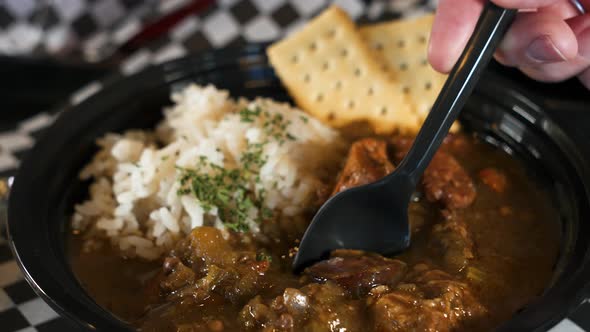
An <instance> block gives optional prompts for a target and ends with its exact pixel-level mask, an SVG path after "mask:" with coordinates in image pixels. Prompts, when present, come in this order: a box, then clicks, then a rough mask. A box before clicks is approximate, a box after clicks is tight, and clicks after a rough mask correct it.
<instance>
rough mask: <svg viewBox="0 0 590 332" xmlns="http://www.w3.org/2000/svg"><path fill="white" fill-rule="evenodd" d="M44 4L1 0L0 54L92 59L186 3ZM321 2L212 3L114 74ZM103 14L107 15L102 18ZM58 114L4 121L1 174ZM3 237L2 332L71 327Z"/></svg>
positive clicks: (259, 33)
mask: <svg viewBox="0 0 590 332" xmlns="http://www.w3.org/2000/svg"><path fill="white" fill-rule="evenodd" d="M45 1H46V6H45V7H44V14H43V15H45V16H43V17H42V19H40V18H39V17H38V16H39V15H41V14H39V10H38V9H36V7H35V0H1V1H0V53H6V54H20V53H27V52H28V53H31V52H32V53H34V52H40V53H50V54H53V53H55V52H60V54H61V55H63V54H64V52H65V53H67V52H72V54H74V53H76V56H80V57H82V58H85V59H87V60H96V57H98V56H100V54H99V53H100V52H98V51H97V50H100V49H102V48H108V47H112V46H113V45H115V46H116V45H120V44H121V43H122V42H123V41H124V40H126V39H127V38H129V36H131V35H133V34H134V33H136V32H137V31H138V30H139V28H140V26H141V24H142V22H144V21H145V20H146V19H149V18H150V17H151V16H153V15H154V12H159V13H160V14H161V13H162V12H165V11H169V10H171V9H172V8H174V7H175V6H179V5H180V4H182V2H186V0H166V1H135V0H45ZM335 2H336V3H338V4H339V5H340V6H341V7H343V8H344V9H345V10H346V11H347V12H349V14H350V15H351V16H352V17H353V18H355V19H356V20H358V21H370V20H373V19H375V18H377V17H381V18H383V17H384V16H386V17H391V18H397V17H405V16H413V15H420V14H421V13H423V12H426V11H432V10H433V9H434V8H435V6H436V1H435V0H434V1H433V0H391V1H389V2H384V1H381V2H379V1H373V2H372V3H371V5H367V4H366V2H364V1H361V0H337V1H335ZM327 4H328V1H327V0H245V1H239V0H220V1H217V2H216V4H215V5H214V6H213V7H212V8H210V9H209V10H207V11H206V12H205V13H201V14H199V15H194V16H191V17H189V18H187V19H185V20H183V22H181V23H180V24H179V25H177V26H176V27H175V28H174V29H173V30H172V31H171V32H170V33H169V34H167V35H166V36H164V37H162V38H161V39H160V40H157V41H156V42H155V43H153V44H151V45H148V46H147V47H146V48H144V49H141V50H139V51H137V52H136V53H135V54H133V55H131V56H130V57H129V58H127V59H126V60H125V61H124V62H123V63H122V64H121V66H120V68H119V72H118V74H116V75H123V76H124V75H129V74H132V73H135V72H137V71H139V70H141V69H142V68H144V67H145V66H146V65H148V64H156V63H160V62H163V61H166V60H170V59H173V58H176V57H179V56H182V55H185V54H187V53H191V52H196V51H199V50H203V49H207V48H212V47H215V48H220V47H224V46H228V45H232V44H237V43H244V42H259V41H267V40H272V39H276V38H280V37H281V36H283V35H285V34H288V33H289V32H290V31H293V30H295V29H297V28H298V27H299V26H301V25H302V24H303V23H304V22H305V21H306V20H308V19H309V18H310V17H312V16H313V15H315V14H316V13H318V12H319V11H320V10H321V9H322V8H324V7H325V6H326V5H327ZM47 7H49V8H50V9H47ZM105 15H106V16H109V17H107V18H105V17H104V16H105ZM39 22H42V24H39ZM47 31H49V32H47ZM31 32H32V34H31ZM23 36H27V37H26V38H24V37H23ZM23 38H24V39H23ZM72 40H77V41H78V42H79V43H78V45H80V46H77V47H71V48H68V47H67V45H68V43H71V42H72ZM70 55H71V54H70ZM93 57H94V58H93ZM103 84H105V83H104V82H92V83H90V84H88V85H87V86H85V87H82V88H81V89H80V90H78V91H77V92H76V93H74V94H73V95H72V96H71V98H70V100H69V103H71V104H76V103H79V102H80V101H82V100H83V99H85V98H87V97H88V96H90V95H91V94H93V93H96V92H97V91H99V90H100V89H101V88H102V86H103ZM56 113H57V112H56V111H55V110H53V111H41V112H39V113H38V114H37V115H35V116H33V117H31V118H29V119H27V120H25V121H22V122H20V123H15V124H12V125H10V126H9V127H10V129H9V130H8V131H5V132H0V177H2V176H9V175H11V174H13V172H14V171H15V170H16V169H17V168H18V165H19V162H20V160H21V159H22V157H23V156H24V154H25V153H26V152H27V150H28V149H29V148H30V147H31V146H32V145H33V144H34V143H35V140H36V139H38V138H39V135H40V133H41V132H42V131H43V129H44V128H46V127H47V126H48V125H50V124H51V123H52V122H53V120H54V118H55V117H56ZM3 125H4V124H3ZM3 127H6V126H3ZM0 213H3V211H0ZM2 238H3V237H2V236H0V332H10V331H23V332H25V331H26V332H33V331H40V332H42V331H48V332H49V331H55V332H58V331H59V332H62V331H63V332H67V331H75V329H76V327H75V326H74V325H73V324H72V323H71V322H69V321H67V320H66V319H64V318H61V317H59V315H58V314H57V313H56V312H54V311H53V310H52V309H51V308H49V306H47V304H45V303H44V302H43V300H41V299H40V298H39V297H37V296H36V294H35V293H34V292H33V291H32V289H31V288H30V287H29V286H28V284H27V283H26V281H25V280H24V279H23V276H22V274H21V272H20V271H19V269H18V267H17V265H16V262H15V261H14V259H13V257H12V254H11V252H10V250H9V248H8V245H7V244H6V241H5V240H3V239H2ZM584 329H586V330H588V331H590V303H585V304H583V305H582V306H581V308H580V310H578V311H577V312H576V313H575V314H573V315H572V316H571V317H570V318H569V319H566V320H564V321H562V322H561V323H560V324H559V325H557V326H556V327H555V328H554V329H553V330H552V332H579V331H582V332H583V331H584Z"/></svg>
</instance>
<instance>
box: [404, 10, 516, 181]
mask: <svg viewBox="0 0 590 332" xmlns="http://www.w3.org/2000/svg"><path fill="white" fill-rule="evenodd" d="M515 15H516V10H513V9H504V8H500V7H498V6H496V5H495V4H493V3H491V2H487V4H486V6H485V7H484V9H483V12H482V13H481V15H480V17H479V20H478V22H477V25H476V27H475V30H474V31H473V34H472V35H471V38H470V39H469V41H468V42H467V46H466V47H465V50H463V53H462V54H461V57H459V60H458V61H457V63H456V64H455V66H454V67H453V70H452V71H451V72H450V74H449V76H448V78H447V81H446V82H445V85H444V86H443V88H442V90H441V92H440V94H439V95H438V98H437V99H436V101H435V103H434V106H433V107H432V110H431V111H430V113H429V114H428V117H427V118H426V120H425V121H424V124H423V125H422V128H421V129H420V132H419V133H418V135H417V136H416V139H415V140H414V144H413V145H412V148H411V149H410V151H409V152H408V154H407V155H406V157H405V158H404V160H403V161H402V162H401V164H400V165H399V167H398V172H401V173H405V174H407V175H409V176H410V178H411V179H412V180H413V181H414V183H417V181H418V179H419V178H420V176H422V173H423V172H424V169H425V168H426V166H428V164H429V163H430V160H431V159H432V157H433V156H434V153H435V152H436V151H437V150H438V148H439V146H440V145H441V143H442V141H443V139H444V138H445V136H446V135H447V134H448V132H449V129H450V128H451V125H452V124H453V121H455V119H457V117H458V116H459V112H460V111H461V109H462V108H463V106H465V103H466V102H467V99H468V98H469V96H470V95H471V92H472V91H473V88H474V87H475V85H476V84H477V82H478V81H479V78H480V76H481V73H482V72H483V70H484V68H485V67H486V66H487V65H488V63H489V62H490V60H491V58H492V56H493V54H494V51H495V50H496V47H497V46H498V45H499V44H500V41H501V40H502V37H503V36H504V34H505V33H506V31H507V30H508V28H509V27H510V24H511V23H512V21H513V20H514V17H515Z"/></svg>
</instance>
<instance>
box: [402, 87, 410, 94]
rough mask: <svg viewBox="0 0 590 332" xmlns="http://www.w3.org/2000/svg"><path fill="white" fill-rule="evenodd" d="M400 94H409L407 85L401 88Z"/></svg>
mask: <svg viewBox="0 0 590 332" xmlns="http://www.w3.org/2000/svg"><path fill="white" fill-rule="evenodd" d="M402 92H403V93H406V94H408V93H410V87H409V86H407V85H404V86H403V87H402Z"/></svg>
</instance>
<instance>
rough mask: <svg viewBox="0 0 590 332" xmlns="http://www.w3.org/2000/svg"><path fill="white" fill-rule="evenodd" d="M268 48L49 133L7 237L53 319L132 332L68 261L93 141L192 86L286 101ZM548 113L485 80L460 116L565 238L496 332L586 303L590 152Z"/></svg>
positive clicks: (23, 183)
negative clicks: (523, 175)
mask: <svg viewBox="0 0 590 332" xmlns="http://www.w3.org/2000/svg"><path fill="white" fill-rule="evenodd" d="M264 48H265V47H264V45H250V46H246V47H244V48H241V49H233V50H220V51H212V52H208V53H204V54H201V55H196V56H190V57H187V58H183V59H180V60H176V61H172V62H169V63H165V64H162V65H159V66H155V67H151V68H148V69H147V70H144V71H142V72H141V73H139V74H136V75H133V76H131V77H128V78H124V79H121V80H119V81H117V82H114V83H112V84H110V85H109V86H107V87H105V88H104V89H103V90H102V91H100V92H99V93H97V94H95V95H94V96H92V97H90V98H89V99H87V100H85V101H84V102H82V103H81V104H79V105H77V106H75V107H73V108H72V109H70V110H67V111H65V112H64V113H63V114H62V115H61V116H60V117H59V119H58V120H57V121H56V122H55V124H54V125H53V126H52V127H51V128H49V129H48V130H47V132H46V134H45V136H44V137H43V139H41V140H40V141H39V142H38V143H37V145H36V146H35V147H34V149H33V150H32V152H31V153H30V154H29V156H28V158H27V159H26V160H25V161H24V163H23V164H22V165H21V167H20V170H19V173H18V175H17V177H16V181H15V183H14V186H13V190H12V193H11V196H10V201H9V210H8V212H9V213H8V226H9V227H8V233H9V236H10V241H11V242H10V243H11V246H12V249H13V251H14V253H15V256H16V258H17V259H18V263H19V265H20V267H21V269H22V270H23V272H24V275H25V277H26V279H27V281H28V282H29V283H30V284H31V285H32V287H33V288H34V289H35V291H36V292H37V293H38V294H39V295H40V296H41V297H43V299H45V301H47V302H48V303H49V304H50V305H51V306H52V307H53V308H54V309H55V310H56V311H57V312H59V313H60V314H62V315H64V316H67V317H69V318H71V319H72V320H74V321H75V322H77V323H78V324H79V325H80V326H81V327H83V328H85V329H88V330H101V331H122V330H128V329H129V327H128V325H127V324H125V323H124V322H121V321H120V320H118V319H117V318H116V317H114V316H113V315H111V314H110V313H109V312H108V311H106V310H104V309H102V308H101V307H99V306H98V305H97V304H96V303H95V302H94V301H93V300H92V298H90V297H89V296H88V295H87V294H86V293H85V291H84V289H83V288H82V287H81V285H80V284H79V283H78V281H77V280H76V277H75V276H74V275H73V273H72V271H71V269H70V266H69V263H68V259H67V256H66V254H65V250H66V248H65V243H66V241H65V238H66V236H67V234H68V232H69V226H68V225H69V216H70V215H71V213H72V207H73V205H74V203H75V202H77V201H80V200H81V199H82V197H83V195H84V192H85V190H86V186H85V184H84V183H81V182H80V181H79V180H78V177H77V174H78V172H79V170H80V169H81V168H82V166H83V165H84V164H85V163H86V162H88V161H89V159H90V157H91V156H92V154H93V152H94V151H96V147H95V144H94V142H95V139H96V138H97V137H99V136H101V135H103V134H105V133H106V132H110V131H122V130H124V129H128V128H150V127H152V126H153V125H154V124H155V123H156V122H157V121H158V120H159V119H160V118H161V110H162V107H163V106H164V105H168V104H170V100H169V95H170V92H171V91H174V90H178V89H181V88H182V87H184V86H186V85H187V84H188V83H191V82H195V83H199V84H207V83H211V84H214V85H216V86H217V87H219V88H224V89H229V90H230V92H231V93H232V95H234V96H246V97H254V96H269V97H272V98H275V99H279V100H289V97H288V95H287V94H286V92H285V90H284V89H283V88H282V86H281V84H280V82H279V81H278V80H277V78H276V77H275V75H274V72H273V70H272V68H271V67H270V66H269V64H268V62H267V59H266V57H265V55H264ZM542 105H543V103H542V102H540V101H538V100H534V98H529V97H527V96H526V95H525V94H524V93H522V92H521V91H520V90H519V89H518V88H517V87H515V86H513V85H512V84H511V83H510V82H509V81H507V80H505V79H503V78H501V77H500V76H498V75H495V74H493V73H489V72H488V73H486V75H485V77H484V78H483V79H482V81H481V83H480V84H479V86H478V88H477V90H476V92H475V94H474V95H473V97H472V98H471V99H470V101H469V103H468V106H467V107H466V109H465V111H464V112H463V114H462V122H463V124H464V126H465V127H467V128H468V129H469V130H472V131H474V132H475V133H477V134H478V135H479V136H481V137H482V138H483V139H485V140H487V141H489V142H490V143H492V144H495V145H498V146H500V147H501V148H503V149H505V150H506V151H508V152H509V153H512V154H514V155H515V156H516V157H518V158H520V159H522V160H524V161H525V163H527V164H528V165H529V166H531V168H530V169H531V170H532V171H533V172H534V173H535V175H536V178H538V179H539V181H542V182H543V183H544V184H545V185H546V186H547V187H548V189H549V190H550V192H551V193H552V194H553V198H554V202H555V205H556V206H557V207H558V209H559V212H560V220H561V223H562V230H563V238H562V246H561V255H560V259H559V262H558V263H557V264H556V267H555V276H554V279H553V282H552V285H551V286H550V287H549V288H548V289H547V291H546V292H545V294H544V296H543V297H542V298H540V299H539V300H538V301H536V302H535V303H532V304H530V305H528V306H527V307H526V308H523V310H521V311H520V312H518V313H517V314H515V315H514V317H513V318H512V319H511V320H510V321H509V322H506V324H504V325H503V326H501V327H499V330H502V331H522V330H526V331H531V330H535V331H537V330H538V331H541V330H546V329H548V328H549V327H551V326H553V325H554V324H555V323H557V322H558V321H559V320H561V319H563V318H564V317H565V316H566V315H567V314H568V313H569V312H570V311H571V310H573V309H574V308H575V307H576V306H577V305H578V304H579V303H580V302H581V300H582V299H583V296H584V294H585V291H586V289H585V288H586V286H587V281H588V280H590V265H589V263H588V262H589V258H588V254H589V253H590V251H589V249H590V224H589V223H588V220H590V219H589V218H590V204H589V192H590V191H589V190H590V176H589V174H590V173H589V168H588V165H587V157H588V156H590V151H588V150H587V148H588V147H586V146H583V145H578V144H575V142H576V141H577V140H579V139H580V138H576V137H573V133H572V132H570V131H569V130H568V132H565V131H564V130H562V129H561V128H560V127H559V126H558V125H556V124H555V123H554V122H553V121H552V120H551V118H550V117H549V116H548V115H547V113H546V112H545V110H544V108H543V106H542ZM584 149H586V150H584Z"/></svg>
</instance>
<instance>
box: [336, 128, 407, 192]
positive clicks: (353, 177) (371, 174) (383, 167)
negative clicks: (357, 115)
mask: <svg viewBox="0 0 590 332" xmlns="http://www.w3.org/2000/svg"><path fill="white" fill-rule="evenodd" d="M394 168H395V167H394V166H393V164H391V162H390V161H389V158H388V157H387V142H385V141H384V140H380V139H376V138H364V139H361V140H358V141H356V142H354V143H353V144H352V146H351V147H350V151H349V152H348V158H347V159H346V163H345V165H344V168H343V169H342V172H341V173H340V176H339V177H338V181H337V183H336V187H335V188H334V191H333V192H332V195H335V194H337V193H339V192H341V191H343V190H346V189H348V188H352V187H356V186H360V185H363V184H368V183H371V182H375V181H377V180H379V179H381V178H382V177H384V176H385V175H387V174H389V173H391V172H392V171H393V170H394Z"/></svg>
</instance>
